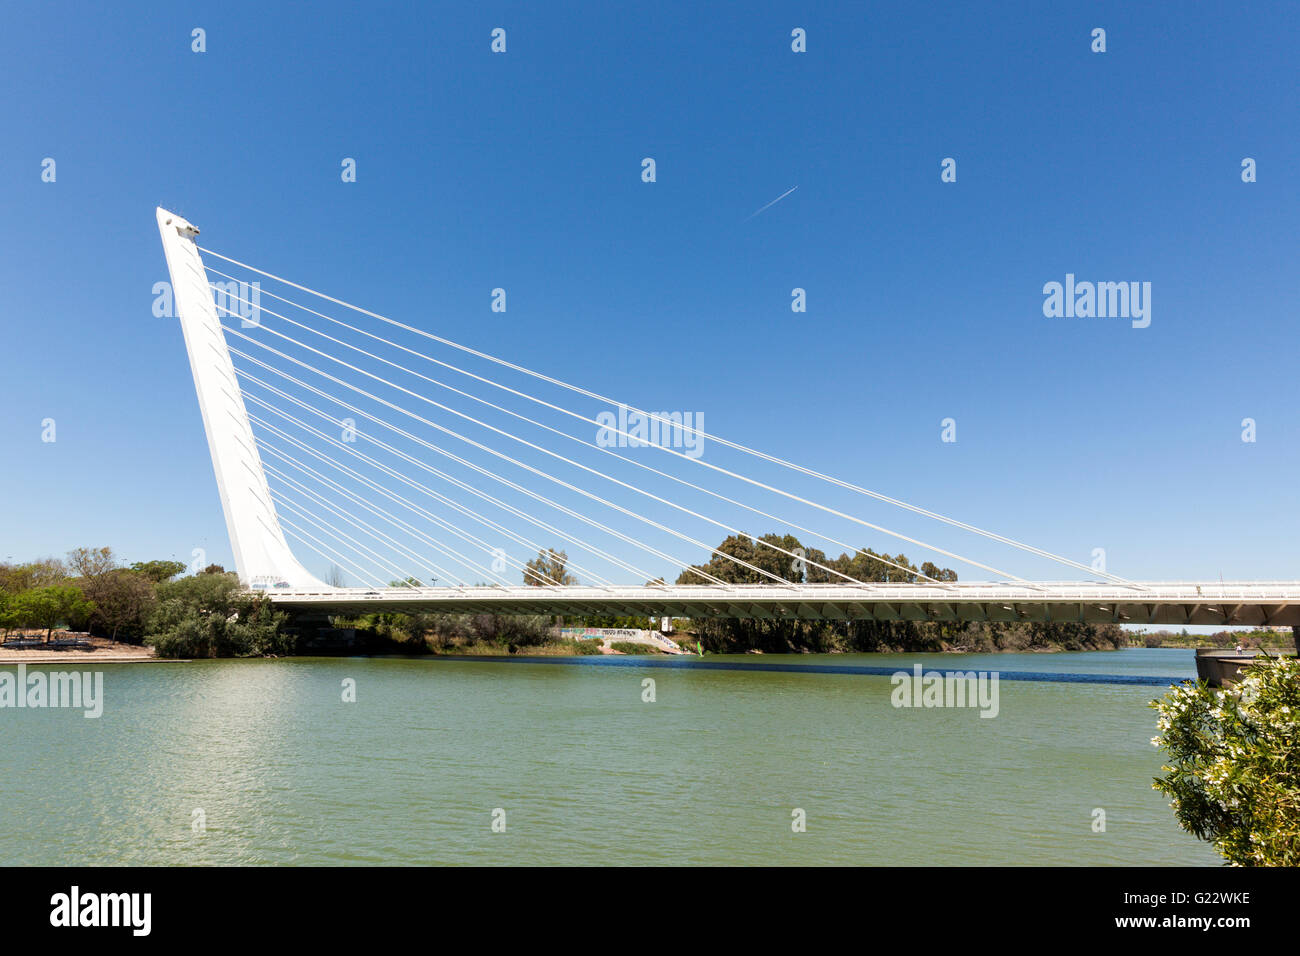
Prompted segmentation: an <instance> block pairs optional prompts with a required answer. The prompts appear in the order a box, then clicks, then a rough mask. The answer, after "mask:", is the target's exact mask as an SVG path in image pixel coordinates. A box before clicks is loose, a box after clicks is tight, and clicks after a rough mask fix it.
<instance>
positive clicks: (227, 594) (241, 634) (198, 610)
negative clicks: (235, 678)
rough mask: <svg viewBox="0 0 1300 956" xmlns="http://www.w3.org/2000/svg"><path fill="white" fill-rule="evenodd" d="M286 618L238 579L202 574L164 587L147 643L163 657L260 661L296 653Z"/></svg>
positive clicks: (155, 609)
mask: <svg viewBox="0 0 1300 956" xmlns="http://www.w3.org/2000/svg"><path fill="white" fill-rule="evenodd" d="M284 623H285V615H284V614H283V613H281V612H279V611H276V610H275V608H274V607H273V606H272V604H271V602H270V600H268V599H267V598H266V597H265V596H264V595H261V594H250V593H248V592H246V591H244V590H242V589H241V587H240V584H239V577H238V576H237V575H234V574H196V575H194V576H193V577H188V578H181V579H180V580H177V581H169V582H167V583H165V584H161V585H159V586H158V604H157V606H156V607H155V608H154V609H153V611H152V613H151V614H150V615H149V621H148V625H147V630H148V633H147V634H146V636H145V643H146V644H151V645H153V647H154V648H156V649H157V651H158V653H159V655H161V656H163V657H259V656H266V655H281V654H288V653H291V652H292V650H293V639H292V637H291V636H290V635H289V634H287V633H286V632H285V630H284Z"/></svg>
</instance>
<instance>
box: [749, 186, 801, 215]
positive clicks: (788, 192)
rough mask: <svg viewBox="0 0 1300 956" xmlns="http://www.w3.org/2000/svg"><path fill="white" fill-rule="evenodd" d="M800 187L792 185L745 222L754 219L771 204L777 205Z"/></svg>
mask: <svg viewBox="0 0 1300 956" xmlns="http://www.w3.org/2000/svg"><path fill="white" fill-rule="evenodd" d="M798 188H799V187H798V186H791V187H790V188H789V189H787V190H786V191H785V192H783V193H781V195H779V196H777V197H776V198H775V199H773V200H772V201H771V202H770V203H768V204H767V205H766V206H764V207H763V208H762V209H759V210H758V212H756V213H754V214H753V215H751V216H749V217H747V218H746V219H745V220H744V221H745V222H749V220H750V219H753V218H754V216H757V215H758V213H760V212H762V211H763V209H767V208H768V207H770V206H775V205H776V204H777V203H779V202H780V201H781V200H782V199H784V198H785V197H786V196H788V195H790V194H791V193H792V192H794V191H795V190H796V189H798Z"/></svg>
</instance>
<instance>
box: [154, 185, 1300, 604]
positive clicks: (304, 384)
mask: <svg viewBox="0 0 1300 956" xmlns="http://www.w3.org/2000/svg"><path fill="white" fill-rule="evenodd" d="M157 221H158V228H159V231H160V234H161V236H162V244H163V251H164V255H165V257H166V261H167V267H168V271H169V273H170V276H171V284H172V293H173V297H174V306H175V312H176V316H177V318H178V320H179V324H180V326H181V329H182V332H183V335H184V339H185V345H186V350H187V352H188V355H189V360H190V368H191V371H192V373H193V377H194V384H195V389H196V392H197V395H198V400H199V408H200V410H201V413H202V417H203V423H204V429H205V432H206V435H207V440H208V448H209V451H210V453H211V457H212V464H213V468H214V471H215V475H216V481H217V489H218V493H219V496H220V499H221V504H222V510H223V514H224V516H225V520H226V527H227V531H228V533H229V535H230V542H231V548H232V550H233V552H234V557H235V563H236V569H237V571H238V573H239V577H240V580H241V581H242V582H243V583H244V585H245V586H246V587H249V588H253V589H257V590H261V591H263V592H264V593H266V594H267V595H268V596H269V598H270V599H271V600H272V601H274V602H275V603H276V604H277V605H283V606H286V607H296V608H304V609H317V610H322V611H324V610H329V611H338V612H358V611H369V610H375V609H378V608H382V609H384V610H391V611H414V610H421V611H445V612H452V611H455V612H473V613H478V612H494V613H526V614H559V615H591V614H616V615H644V616H661V615H671V616H675V617H691V618H694V617H735V618H754V619H805V620H839V621H950V622H964V621H992V622H1016V621H1029V622H1057V623H1061V622H1088V623H1118V624H1144V625H1170V626H1190V625H1210V626H1227V625H1271V626H1292V627H1300V582H1295V581H1290V582H1226V583H1225V582H1190V583H1187V582H1178V583H1157V582H1141V581H1130V580H1126V579H1124V578H1121V577H1119V576H1117V575H1114V574H1111V573H1108V572H1107V571H1105V570H1104V569H1101V568H1095V567H1093V566H1091V565H1086V564H1083V563H1081V562H1077V561H1074V560H1072V559H1069V558H1066V557H1063V556H1061V555H1059V554H1054V553H1052V552H1050V551H1047V550H1044V549H1042V548H1039V547H1035V546H1033V545H1030V544H1026V543H1024V542H1021V541H1017V540H1014V539H1012V538H1009V537H1007V536H1004V535H1001V534H998V533H996V532H992V531H987V530H985V529H982V528H979V527H976V526H974V525H971V524H969V523H967V522H964V521H960V520H958V519H955V518H952V517H949V516H947V515H943V514H939V513H937V512H935V511H932V510H930V509H927V508H923V507H920V506H917V505H914V504H911V503H909V502H906V501H902V500H900V499H898V498H895V497H892V496H889V495H886V494H883V493H881V492H878V491H874V490H872V489H870V488H866V487H863V486H860V485H858V484H855V483H853V482H850V481H847V480H844V479H841V478H837V477H835V476H832V475H828V474H824V473H821V472H818V471H816V470H814V469H812V468H810V467H807V466H805V465H801V464H798V463H796V462H792V461H787V460H785V459H782V458H780V457H778V456H776V455H773V454H770V453H767V452H763V451H759V450H757V449H754V448H750V447H748V446H746V445H743V444H740V443H738V442H734V441H731V440H728V439H726V438H723V437H721V436H718V435H714V434H711V433H709V432H706V431H704V429H703V428H702V427H700V426H698V425H695V424H692V423H691V422H690V421H689V420H686V419H685V418H684V417H683V416H681V415H672V414H670V413H656V412H648V411H645V410H642V409H639V408H635V407H633V406H630V405H628V404H625V403H621V402H617V401H615V400H614V399H612V398H608V397H606V396H604V395H600V394H598V393H596V392H593V391H591V390H589V389H586V388H583V387H581V386H577V385H573V384H570V383H567V382H564V381H563V380H561V379H558V378H555V377H553V376H550V375H547V374H544V373H541V372H537V371H534V370H531V369H528V368H526V367H524V366H522V365H519V364H516V363H514V362H511V361H509V360H507V359H503V358H499V357H497V356H493V355H490V354H488V353H486V352H483V351H480V350H477V349H473V348H470V347H468V346H464V345H461V344H459V343H456V342H453V341H451V340H449V339H446V338H443V337H441V336H439V335H437V334H435V333H433V332H430V331H428V330H426V329H423V328H420V327H419V326H416V325H411V324H407V323H405V322H401V321H398V320H395V319H391V318H388V317H386V316H383V315H380V314H379V313H376V312H372V311H370V310H367V309H364V308H361V307H359V306H355V305H352V304H350V303H347V302H345V301H343V300H341V299H338V298H335V297H333V296H330V295H328V294H326V293H324V292H318V291H316V290H314V289H311V288H309V287H308V286H306V285H304V284H301V283H298V282H294V281H292V280H290V279H286V278H282V277H280V276H278V275H275V274H273V273H271V272H269V271H264V270H262V269H259V268H257V267H255V266H252V265H249V264H248V263H245V262H241V261H239V260H238V259H235V258H233V257H229V256H226V255H224V254H222V253H218V252H215V251H214V250H211V249H208V248H206V247H201V246H199V245H198V243H197V241H196V240H197V238H198V236H199V230H198V228H196V227H195V226H194V225H193V224H191V223H190V222H188V221H187V220H186V219H184V218H183V217H181V216H179V215H177V214H175V213H172V212H169V211H167V210H165V209H161V208H160V209H158V210H157ZM204 255H207V256H209V257H211V258H212V259H213V260H215V261H218V262H219V263H220V266H212V265H209V264H207V263H206V262H205V260H204V258H203V257H204ZM272 289H275V290H278V291H272ZM302 297H308V299H309V301H310V302H311V303H312V304H310V305H304V304H302V303H301V302H299V301H298V299H299V298H302ZM268 303H270V304H268ZM327 310H328V311H327ZM339 315H346V316H348V318H347V320H344V319H341V318H339V317H338V316H339ZM376 329H378V330H379V331H376ZM390 336H392V337H390ZM399 338H400V339H404V341H399V340H398V339H399ZM232 340H233V341H232ZM417 346H418V347H417ZM425 349H431V350H434V349H436V350H440V351H441V353H442V354H444V355H448V356H450V357H455V358H456V361H451V360H449V358H445V357H444V358H440V357H438V356H437V355H435V354H430V353H429V352H426V351H424V350H425ZM236 360H238V364H236ZM458 363H461V364H458ZM471 363H477V364H478V365H480V366H483V367H485V371H475V370H474V368H473V367H462V366H463V365H464V366H470V365H471ZM498 375H499V376H501V377H502V378H504V377H506V376H513V377H514V378H515V379H518V380H520V382H519V384H509V383H507V382H505V381H498V380H497V376H498ZM444 379H446V380H444ZM451 381H454V382H455V384H449V382H451ZM404 383H405V384H404ZM535 391H548V392H550V393H558V395H559V396H560V397H557V398H548V397H543V396H542V395H538V394H534V392H535ZM434 395H437V396H438V397H437V398H434V397H432V396H434ZM486 396H490V397H486ZM453 402H455V403H456V404H451V403H453ZM570 402H580V403H582V407H581V408H579V409H575V408H573V407H570V404H569V403H570ZM507 403H509V404H507ZM249 406H252V407H253V409H254V411H252V412H250V410H249ZM520 407H523V408H525V409H527V412H521V411H519V408H520ZM417 409H418V410H417ZM467 409H470V410H469V411H467ZM575 423H577V424H578V425H579V426H580V428H579V430H578V431H577V432H575V431H574V430H573V426H574V424H575ZM453 426H454V427H453ZM460 429H464V431H462V430H460ZM583 429H585V430H586V436H592V435H593V434H594V437H595V440H594V441H593V440H591V438H590V437H585V436H584V433H583ZM593 429H594V432H593ZM683 438H684V439H686V441H685V442H683V441H682V439H683ZM432 439H437V441H434V440H432ZM446 440H451V441H453V442H456V443H457V444H456V445H455V446H452V447H454V448H455V450H451V449H450V448H449V447H444V446H443V445H442V444H439V443H438V442H443V441H446ZM704 443H707V444H708V447H709V448H710V449H712V451H710V453H709V454H707V455H703V454H699V451H698V449H699V448H701V447H702V446H703V445H704ZM683 444H684V445H685V446H686V448H687V450H685V451H683V450H682V446H683ZM502 447H508V448H509V449H510V450H509V451H502V450H501V448H502ZM556 448H563V449H564V450H563V451H557V450H556ZM593 453H594V454H593ZM264 455H265V456H266V457H265V458H264V457H263V456H264ZM732 459H735V460H737V461H740V462H741V464H735V463H733V461H732ZM593 462H594V464H593ZM629 469H632V470H634V471H629ZM756 469H757V470H761V472H762V475H761V477H759V476H758V475H757V474H756ZM773 474H779V475H782V476H785V478H786V479H788V482H796V483H799V482H801V483H802V484H800V485H798V487H797V488H792V487H791V486H790V484H789V483H788V482H787V481H782V480H781V479H779V478H774V477H772V475H773ZM778 481H780V482H781V483H777V482H778ZM804 485H813V486H816V487H818V488H824V489H829V490H831V491H832V492H833V493H834V495H835V496H836V499H835V503H833V504H828V503H825V502H824V501H821V500H819V499H818V498H814V497H812V494H813V493H812V492H809V491H807V490H806V489H805V488H804V487H803V486H804ZM592 487H600V489H601V490H600V491H599V492H596V491H592V490H591V488H592ZM539 488H541V489H542V490H541V491H539V490H538V489H539ZM489 489H491V490H489ZM846 498H847V499H851V500H854V501H857V500H861V501H862V502H863V503H864V504H867V503H869V504H871V505H872V506H873V507H876V508H880V507H882V506H883V507H884V508H887V509H896V510H898V511H899V512H901V513H904V514H906V515H907V516H908V518H909V520H912V521H913V522H916V521H921V522H932V523H934V524H935V525H936V526H941V527H942V528H943V529H944V530H945V532H946V533H960V534H963V535H969V536H971V537H972V538H978V539H980V540H981V541H983V542H985V543H987V544H989V545H990V546H996V547H998V548H1000V549H1002V550H1004V551H1009V552H1012V551H1013V552H1017V553H1019V554H1022V555H1029V556H1031V557H1032V558H1033V559H1034V560H1036V561H1040V562H1050V563H1052V564H1054V565H1057V566H1063V567H1065V568H1068V569H1070V570H1071V572H1073V573H1078V572H1082V573H1083V574H1084V575H1085V576H1086V577H1087V578H1088V579H1089V580H1082V581H1067V582H1052V581H1043V580H1030V579H1027V578H1023V577H1019V576H1017V575H1015V574H1012V573H1010V572H1007V571H1004V570H1002V569H1000V568H999V567H997V566H995V565H993V564H991V563H988V561H987V560H985V559H976V558H974V557H971V556H969V555H966V554H964V553H959V552H957V551H956V550H953V547H952V546H951V545H950V544H948V543H947V542H946V541H945V542H944V543H943V544H939V543H936V542H932V541H929V540H926V539H923V538H921V537H918V536H917V534H918V533H917V532H909V533H903V532H900V531H896V530H893V529H891V528H889V527H886V526H885V525H884V524H882V523H881V522H880V519H874V520H868V519H867V518H866V517H864V516H863V514H862V513H861V512H860V511H859V510H858V509H856V508H851V506H847V505H845V504H843V503H842V502H843V499H846ZM705 499H707V504H705V503H704V500H705ZM778 510H780V511H782V512H783V513H782V514H777V513H776V512H777V511H778ZM598 516H599V517H598ZM756 518H758V519H762V520H763V521H765V522H767V523H768V526H769V527H772V528H773V529H777V530H778V531H779V533H780V534H783V535H785V534H794V533H795V532H798V533H799V534H802V535H804V536H806V540H807V541H809V542H814V541H815V542H817V543H818V545H819V547H818V548H817V549H816V550H813V549H809V548H804V547H803V546H802V545H800V546H790V545H789V544H788V543H787V539H786V538H784V537H776V536H775V535H770V536H763V537H755V536H752V535H749V534H747V533H746V532H745V531H743V530H742V528H741V524H742V522H745V521H748V522H752V521H754V520H755V519H756ZM814 523H816V524H817V525H818V527H816V528H814V527H812V524H814ZM701 528H703V529H707V530H704V531H701V530H698V529H701ZM846 529H848V530H846ZM860 529H866V530H867V531H870V532H871V533H872V534H873V535H875V536H877V538H878V539H879V538H893V539H895V540H897V541H900V542H902V543H905V544H906V545H908V546H909V547H911V548H916V549H918V550H919V551H920V552H921V553H923V554H926V555H928V556H930V557H933V558H937V559H939V560H942V561H948V560H951V561H954V562H956V563H959V564H962V565H966V566H968V567H972V568H975V569H978V570H979V571H980V572H981V573H983V574H987V575H992V576H993V578H994V579H993V580H989V581H985V582H974V583H972V582H966V581H961V582H958V581H957V580H956V575H955V573H953V572H951V571H949V570H948V569H940V568H939V567H938V566H937V565H935V564H932V563H929V562H927V563H926V564H923V565H922V566H921V568H920V569H918V568H916V567H914V566H911V565H910V564H904V563H902V559H901V555H900V556H897V557H894V558H891V557H889V556H888V555H882V554H876V553H875V552H874V551H864V550H863V549H860V548H857V547H855V546H854V545H852V544H851V543H849V541H848V540H847V538H848V537H849V536H850V535H851V534H858V535H861V534H862V531H861V530H860ZM539 531H540V532H541V534H539V533H538V532H539ZM720 532H722V533H726V534H727V535H728V536H729V539H728V540H731V541H733V542H736V543H737V546H735V547H732V548H730V549H726V550H724V549H723V548H719V547H713V546H710V545H709V544H707V543H705V539H704V538H703V537H702V536H703V535H713V536H714V538H715V539H716V536H717V534H718V533H720ZM697 535H700V536H697ZM289 537H292V538H293V539H294V540H295V541H296V542H297V543H298V544H299V545H300V546H301V547H302V548H303V549H304V550H305V551H306V552H311V553H312V554H313V555H314V556H315V558H316V559H321V560H324V561H326V562H328V563H329V564H330V565H331V566H332V568H334V569H338V570H339V571H340V572H341V571H343V569H346V574H347V575H348V576H350V577H352V578H354V579H355V580H356V581H357V582H359V584H357V585H353V584H351V583H348V582H344V581H340V580H335V581H334V582H333V583H330V584H327V583H326V582H325V581H323V580H322V579H321V577H319V576H317V575H316V574H313V573H312V572H311V571H309V570H308V568H307V566H306V565H304V564H303V563H302V562H301V560H300V559H299V557H298V555H297V554H296V553H295V551H294V550H293V549H292V548H291V547H290V545H289V543H288V538H289ZM538 538H541V539H542V540H538ZM800 540H805V539H800ZM556 544H563V545H564V546H565V547H566V548H572V549H573V550H574V552H575V555H579V556H580V557H581V560H579V558H578V557H575V558H574V559H573V560H571V561H568V562H567V563H566V564H565V565H564V567H562V568H560V567H554V566H551V565H548V564H547V563H545V562H534V561H530V560H527V558H532V557H533V556H534V555H540V556H541V557H545V556H546V555H545V554H544V553H543V552H546V553H549V548H551V547H552V546H553V545H556ZM684 545H685V546H689V552H690V553H689V554H688V555H687V556H685V557H683V556H682V555H681V549H682V547H683V546H684ZM821 545H829V546H830V547H831V548H840V549H842V554H841V556H840V558H838V559H831V558H829V557H827V556H826V553H824V552H823V551H822V550H821V548H820V546H821ZM692 558H694V559H695V560H694V561H692ZM701 559H702V560H701ZM647 564H648V565H649V566H650V568H649V569H647V567H643V566H642V565H647ZM665 568H668V569H676V571H678V572H686V578H685V579H686V580H689V581H690V582H691V583H689V584H667V583H663V582H664V577H665V576H664V574H663V570H664V569H665ZM724 569H725V570H724ZM864 569H874V570H875V571H877V572H883V576H884V577H886V578H888V579H889V580H886V581H884V582H881V581H879V580H877V579H875V577H879V576H881V575H880V574H877V575H876V576H875V577H872V576H870V575H866V574H864V573H863V570H864ZM656 571H657V572H658V573H657V574H656V573H654V572H656ZM575 574H576V575H578V576H580V578H579V577H575ZM674 576H676V575H674ZM512 578H513V580H512ZM737 578H739V579H740V580H743V581H744V582H745V583H735V579H737ZM864 578H865V579H864ZM432 579H436V580H438V581H441V582H443V583H442V584H440V585H436V586H432V585H426V584H424V583H423V582H424V581H425V580H432ZM629 579H631V580H640V581H641V582H643V583H639V584H634V583H629ZM520 580H523V581H526V582H528V583H526V584H519V583H516V582H518V581H520ZM647 582H648V583H647Z"/></svg>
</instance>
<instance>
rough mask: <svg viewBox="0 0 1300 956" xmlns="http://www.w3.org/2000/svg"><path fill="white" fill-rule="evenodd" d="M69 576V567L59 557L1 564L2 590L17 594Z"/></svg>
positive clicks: (45, 585)
mask: <svg viewBox="0 0 1300 956" xmlns="http://www.w3.org/2000/svg"><path fill="white" fill-rule="evenodd" d="M67 577H68V569H67V568H66V567H64V565H63V562H62V561H60V560H59V559H58V558H41V559H39V560H36V561H29V562H28V563H27V564H0V591H4V592H6V593H8V594H17V593H19V592H20V591H30V590H31V589H32V588H44V587H49V586H50V585H52V584H59V583H60V582H62V581H64V580H66V579H67Z"/></svg>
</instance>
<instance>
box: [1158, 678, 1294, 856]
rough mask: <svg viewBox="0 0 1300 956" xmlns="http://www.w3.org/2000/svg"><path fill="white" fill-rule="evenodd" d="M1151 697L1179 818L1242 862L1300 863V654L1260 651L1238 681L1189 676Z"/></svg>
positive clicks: (1164, 786) (1166, 782)
mask: <svg viewBox="0 0 1300 956" xmlns="http://www.w3.org/2000/svg"><path fill="white" fill-rule="evenodd" d="M1151 705H1152V706H1153V707H1154V708H1156V710H1157V711H1158V712H1159V719H1158V721H1157V727H1158V728H1159V731H1160V736H1158V737H1153V738H1152V740H1151V742H1152V743H1153V744H1155V745H1156V746H1157V747H1162V748H1163V749H1164V750H1165V751H1166V752H1167V753H1168V755H1169V765H1167V766H1164V767H1162V768H1161V769H1162V770H1164V771H1165V772H1166V773H1167V774H1168V776H1166V777H1163V778H1159V777H1158V778H1156V780H1155V784H1154V786H1155V788H1156V789H1157V790H1159V791H1160V792H1161V793H1164V794H1166V795H1167V796H1168V797H1169V798H1170V802H1171V806H1172V807H1173V811H1174V815H1175V816H1176V817H1177V818H1178V823H1179V825H1180V826H1182V828H1183V829H1184V830H1187V831H1188V832H1190V833H1193V834H1195V835H1196V836H1197V837H1199V838H1200V839H1202V840H1207V841H1209V842H1210V843H1212V844H1213V845H1214V848H1215V849H1216V850H1217V851H1218V852H1219V853H1220V854H1221V855H1222V856H1223V857H1224V859H1226V860H1227V861H1228V862H1229V863H1231V864H1233V865H1236V866H1297V865H1300V722H1298V718H1300V661H1297V660H1296V659H1295V658H1289V657H1277V658H1274V657H1268V658H1260V660H1259V662H1258V663H1256V664H1254V665H1253V666H1251V667H1250V668H1248V669H1247V670H1245V671H1243V672H1242V679H1241V681H1240V682H1239V683H1237V684H1236V685H1234V686H1232V687H1228V688H1225V689H1223V690H1217V689H1215V688H1212V687H1209V686H1207V685H1206V684H1205V683H1203V682H1197V683H1195V684H1191V683H1188V684H1183V685H1181V686H1179V687H1175V688H1173V689H1171V690H1170V692H1169V693H1168V694H1167V695H1166V696H1165V697H1164V698H1163V699H1162V700H1158V701H1152V702H1151Z"/></svg>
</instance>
